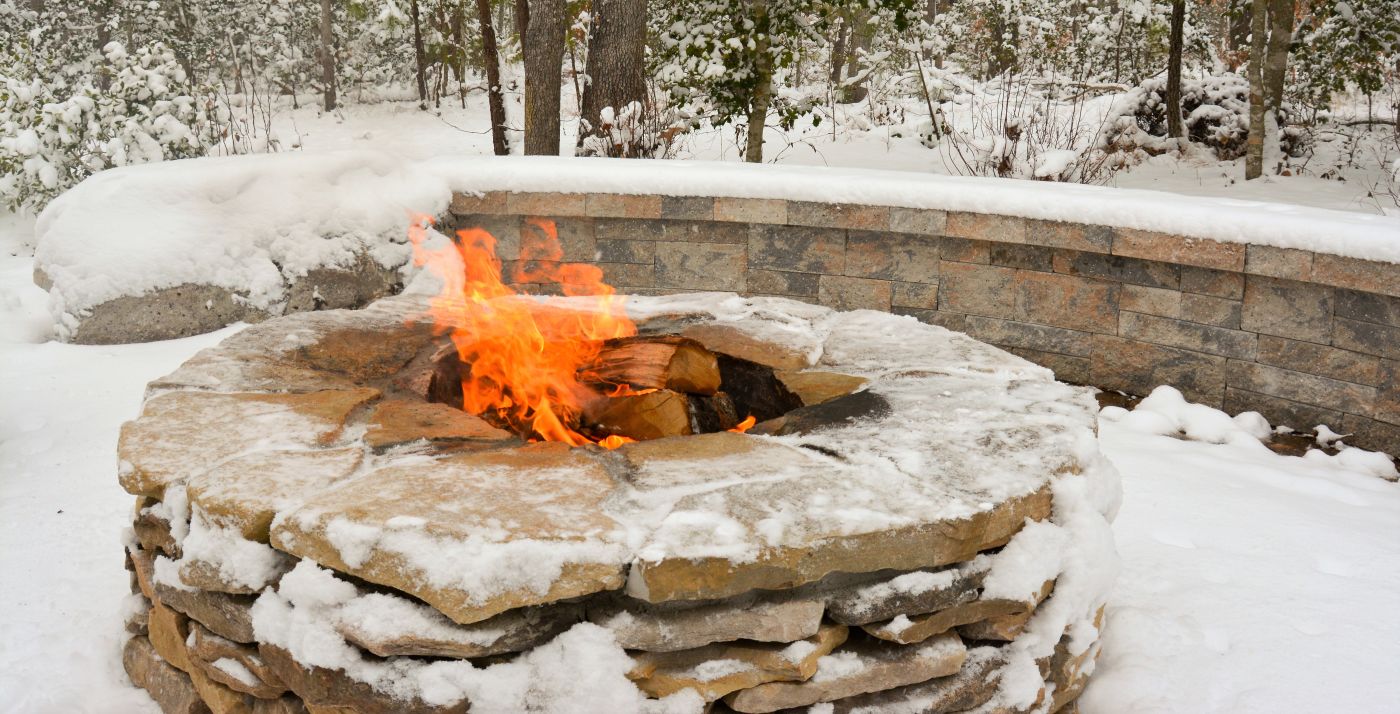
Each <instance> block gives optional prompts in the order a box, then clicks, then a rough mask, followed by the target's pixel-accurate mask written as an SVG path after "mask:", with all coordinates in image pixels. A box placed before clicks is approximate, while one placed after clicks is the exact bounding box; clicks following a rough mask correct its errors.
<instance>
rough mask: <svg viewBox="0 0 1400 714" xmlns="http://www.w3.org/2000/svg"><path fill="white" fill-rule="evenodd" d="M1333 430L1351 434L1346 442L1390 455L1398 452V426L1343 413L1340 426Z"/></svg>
mask: <svg viewBox="0 0 1400 714" xmlns="http://www.w3.org/2000/svg"><path fill="white" fill-rule="evenodd" d="M1335 431H1337V432H1338V433H1343V434H1351V435H1352V436H1351V438H1349V439H1347V440H1346V441H1347V443H1348V444H1355V445H1357V446H1361V447H1363V448H1367V449H1376V450H1380V451H1384V452H1385V453H1387V454H1390V455H1391V456H1394V455H1396V454H1400V426H1396V425H1394V424H1387V423H1385V422H1382V421H1376V420H1375V419H1368V418H1366V417H1363V416H1357V415H1355V414H1344V415H1342V427H1341V428H1340V429H1335Z"/></svg>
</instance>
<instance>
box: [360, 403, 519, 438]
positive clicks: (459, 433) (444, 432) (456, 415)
mask: <svg viewBox="0 0 1400 714" xmlns="http://www.w3.org/2000/svg"><path fill="white" fill-rule="evenodd" d="M424 439H426V440H427V441H430V442H435V443H448V444H475V445H478V446H482V447H487V446H502V445H504V444H503V442H508V441H511V440H513V439H515V435H513V434H511V433H510V432H508V431H504V430H501V429H497V428H496V427H494V426H491V425H490V424H488V423H486V420H485V419H482V418H481V417H479V416H476V415H474V414H468V413H466V412H464V411H462V410H461V409H457V408H455V407H450V406H447V405H446V404H435V403H432V402H422V401H418V400H415V399H388V400H385V401H383V402H380V403H379V404H377V405H376V406H375V408H374V412H373V413H372V414H370V417H369V423H368V425H367V427H366V431H365V436H364V442H365V443H366V444H368V445H369V447H370V448H372V449H375V450H383V449H386V448H388V447H391V446H397V445H399V444H407V443H410V442H414V441H419V440H424Z"/></svg>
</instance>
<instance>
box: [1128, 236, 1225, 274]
mask: <svg viewBox="0 0 1400 714" xmlns="http://www.w3.org/2000/svg"><path fill="white" fill-rule="evenodd" d="M1113 254H1114V255H1122V256H1127V257H1129V258H1143V259H1145V260H1156V261H1161V262H1164V263H1176V264H1178V265H1195V266H1198V267H1201V268H1213V269H1215V270H1229V271H1234V272H1239V271H1241V270H1244V258H1245V244H1244V243H1221V242H1220V241H1214V240H1206V239H1202V238H1187V237H1185V236H1176V235H1170V234H1167V233H1157V232H1155V231H1142V230H1137V229H1134V228H1115V229H1113Z"/></svg>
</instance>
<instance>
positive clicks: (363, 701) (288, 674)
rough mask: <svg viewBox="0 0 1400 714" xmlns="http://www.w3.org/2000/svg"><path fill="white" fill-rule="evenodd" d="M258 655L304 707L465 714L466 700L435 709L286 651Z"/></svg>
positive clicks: (271, 649)
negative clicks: (301, 660) (313, 664)
mask: <svg viewBox="0 0 1400 714" xmlns="http://www.w3.org/2000/svg"><path fill="white" fill-rule="evenodd" d="M258 653H259V654H260V655H262V658H263V661H265V662H267V665H268V667H270V668H272V670H273V671H275V672H276V673H277V676H278V677H279V678H281V680H282V681H283V682H286V683H287V686H289V687H290V688H291V690H292V691H293V692H296V694H297V696H299V697H301V698H302V700H303V701H305V702H306V704H307V705H308V707H311V706H315V707H346V708H348V709H350V710H351V711H354V712H357V713H358V714H465V713H466V711H467V710H468V707H469V706H470V705H469V703H468V702H466V701H462V702H459V703H457V704H455V705H452V706H447V707H435V706H431V705H429V704H426V703H424V702H422V701H419V700H416V699H415V700H408V701H405V700H403V699H395V698H393V697H391V696H389V695H387V694H384V693H383V692H380V691H378V690H376V689H374V688H373V687H371V686H370V685H368V684H365V683H364V682H359V681H356V680H354V679H351V678H350V677H349V675H347V674H345V672H343V671H341V670H338V669H326V668H324V667H307V666H305V665H302V664H301V663H299V662H297V661H296V660H295V659H293V658H292V655H291V654H290V653H289V652H287V651H286V650H284V649H282V648H280V647H275V646H273V645H269V644H266V643H264V644H261V645H258Z"/></svg>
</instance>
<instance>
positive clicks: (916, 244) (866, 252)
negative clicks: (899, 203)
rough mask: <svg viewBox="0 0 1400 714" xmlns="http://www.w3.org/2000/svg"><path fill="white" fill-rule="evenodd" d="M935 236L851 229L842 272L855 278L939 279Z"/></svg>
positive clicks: (915, 281) (926, 281)
mask: <svg viewBox="0 0 1400 714" xmlns="http://www.w3.org/2000/svg"><path fill="white" fill-rule="evenodd" d="M941 249H942V242H941V241H939V240H937V239H932V238H924V237H920V236H912V235H905V234H902V233H886V232H871V231H850V232H849V233H848V234H847V237H846V267H845V271H844V274H845V275H848V276H851V277H855V278H878V279H880V280H899V281H903V282H906V283H931V282H937V280H938V262H939V253H940V252H941Z"/></svg>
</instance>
